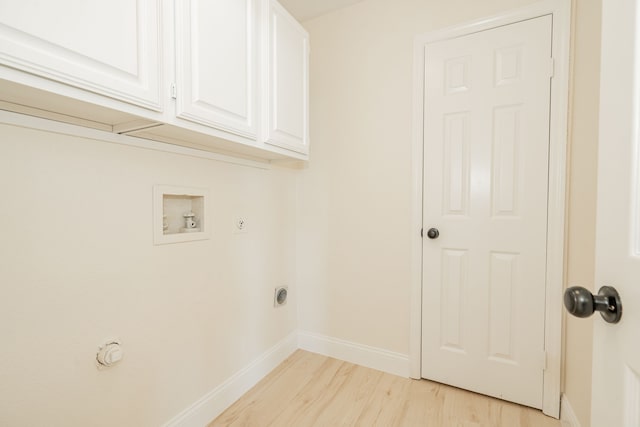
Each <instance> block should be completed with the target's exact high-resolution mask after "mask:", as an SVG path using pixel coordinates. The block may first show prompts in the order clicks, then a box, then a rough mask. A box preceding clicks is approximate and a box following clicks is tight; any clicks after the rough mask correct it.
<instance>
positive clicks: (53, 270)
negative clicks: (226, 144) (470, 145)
mask: <svg viewBox="0 0 640 427" xmlns="http://www.w3.org/2000/svg"><path fill="white" fill-rule="evenodd" d="M0 140H1V143H0V194H2V201H1V202H0V206H2V209H1V212H0V239H1V240H2V244H1V245H0V289H1V291H2V292H1V297H0V337H2V346H1V351H0V379H1V381H0V425H3V426H44V425H47V426H65V427H66V426H110V427H111V426H141V427H142V426H159V425H162V424H164V423H165V422H167V421H169V420H170V419H171V418H172V417H174V416H175V415H177V414H178V413H180V412H181V411H183V410H184V409H186V408H187V407H188V406H190V405H192V404H193V403H195V402H196V401H197V400H198V399H200V398H201V397H203V396H204V395H205V394H206V393H208V392H210V391H212V390H213V389H214V388H215V387H217V386H219V385H220V384H221V383H222V382H223V381H224V380H226V379H228V378H229V377H230V376H231V375H232V374H234V373H236V372H237V371H238V370H240V369H242V368H245V367H246V366H247V365H248V364H249V362H251V361H253V360H254V359H256V358H257V357H258V356H260V355H261V354H262V353H263V352H265V351H266V350H267V349H269V348H271V347H272V346H273V345H275V344H276V343H278V342H279V341H280V340H282V339H283V338H285V337H286V336H287V335H288V334H289V333H290V332H292V331H294V330H295V329H296V327H297V325H296V320H295V319H296V304H295V299H293V300H291V301H290V302H289V303H288V304H287V305H286V306H285V307H283V308H279V309H277V310H276V309H274V308H273V291H274V288H275V287H276V286H278V285H281V284H289V285H290V286H291V290H292V292H291V294H292V296H293V295H295V284H294V281H293V280H294V274H295V253H294V244H295V241H294V233H295V218H294V212H295V173H292V172H288V171H277V170H274V171H264V170H258V169H254V168H248V167H242V166H236V165H230V164H225V163H220V162H216V161H211V160H205V159H197V158H191V157H187V156H181V155H175V154H168V153H162V152H157V151H150V150H144V149H138V148H131V147H126V146H121V145H115V144H109V143H105V142H101V141H94V140H87V139H82V138H76V137H68V136H62V135H56V134H51V133H43V132H39V131H34V130H27V129H22V128H14V127H11V126H6V125H1V126H0ZM154 184H168V185H179V186H193V187H205V188H209V189H210V193H211V207H212V209H213V212H212V218H213V224H212V225H213V229H212V236H211V240H207V241H198V242H189V243H179V244H171V245H162V246H154V245H153V238H152V236H153V234H152V227H151V223H152V222H151V218H152V212H151V209H152V192H153V185H154ZM238 213H240V214H242V215H245V216H246V217H247V219H248V221H249V227H250V230H249V233H248V234H233V233H232V230H233V225H232V218H233V216H234V215H236V214H238ZM107 338H119V339H120V340H121V342H122V345H123V348H124V352H125V355H124V359H123V360H122V362H121V363H120V365H118V366H116V367H113V368H111V369H108V370H101V371H99V370H98V369H96V366H95V356H96V350H97V348H98V346H99V345H100V344H102V343H103V342H104V340H105V339H107Z"/></svg>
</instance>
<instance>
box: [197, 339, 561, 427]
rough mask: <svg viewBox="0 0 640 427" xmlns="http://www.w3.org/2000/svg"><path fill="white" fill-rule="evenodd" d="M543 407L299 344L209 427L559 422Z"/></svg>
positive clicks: (553, 426) (537, 426) (531, 426)
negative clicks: (332, 355) (378, 367)
mask: <svg viewBox="0 0 640 427" xmlns="http://www.w3.org/2000/svg"><path fill="white" fill-rule="evenodd" d="M561 425H562V424H561V423H560V421H558V420H555V419H553V418H550V417H547V416H545V415H544V414H542V412H541V411H538V410H535V409H532V408H527V407H524V406H520V405H516V404H514V403H510V402H505V401H502V400H498V399H493V398H490V397H487V396H483V395H479V394H476V393H472V392H470V391H466V390H461V389H457V388H455V387H450V386H447V385H444V384H439V383H435V382H431V381H427V380H412V379H408V378H402V377H398V376H394V375H390V374H387V373H384V372H380V371H376V370H373V369H369V368H365V367H362V366H357V365H354V364H351V363H348V362H343V361H340V360H336V359H332V358H330V357H325V356H321V355H318V354H314V353H309V352H306V351H302V350H298V351H296V352H295V353H294V354H292V355H291V356H290V357H289V358H288V359H287V360H286V361H284V362H283V363H282V364H281V365H280V366H278V367H277V368H276V369H275V370H274V371H273V372H271V373H270V374H269V375H268V376H267V377H265V378H264V379H263V380H262V381H260V382H259V383H258V384H257V385H256V386H255V387H254V388H252V389H251V390H250V391H249V392H247V393H246V394H245V395H244V396H242V397H241V398H240V399H239V400H238V401H237V402H235V403H234V404H233V405H231V406H230V407H229V408H228V409H227V410H226V411H225V412H224V413H222V414H221V415H220V416H219V417H218V418H216V419H215V420H214V421H213V422H211V424H209V427H222V426H224V427H244V426H246V427H341V426H342V427H351V426H355V427H372V426H379V427H394V426H395V427H561Z"/></svg>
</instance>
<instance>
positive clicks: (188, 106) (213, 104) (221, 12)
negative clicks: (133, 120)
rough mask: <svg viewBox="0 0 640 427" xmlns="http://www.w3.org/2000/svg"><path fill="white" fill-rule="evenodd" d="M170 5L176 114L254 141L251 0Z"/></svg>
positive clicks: (254, 7)
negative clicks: (173, 24)
mask: <svg viewBox="0 0 640 427" xmlns="http://www.w3.org/2000/svg"><path fill="white" fill-rule="evenodd" d="M175 5H176V94H175V95H176V108H177V110H176V113H177V116H178V117H180V118H183V119H186V120H190V121H192V122H196V123H200V124H202V125H206V126H211V127H214V128H217V129H220V130H223V131H227V132H231V133H234V134H237V135H240V136H244V137H248V138H251V139H253V140H256V139H257V130H258V126H257V120H256V119H257V115H258V109H257V105H258V96H257V87H256V79H257V70H258V65H259V64H258V50H257V48H258V28H259V27H258V10H257V0H182V1H177V2H176V3H175Z"/></svg>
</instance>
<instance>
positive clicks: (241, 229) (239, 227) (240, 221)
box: [233, 216, 249, 234]
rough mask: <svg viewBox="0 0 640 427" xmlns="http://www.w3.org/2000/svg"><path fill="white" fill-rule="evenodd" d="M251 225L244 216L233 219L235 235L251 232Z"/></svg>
mask: <svg viewBox="0 0 640 427" xmlns="http://www.w3.org/2000/svg"><path fill="white" fill-rule="evenodd" d="M248 226H249V224H248V223H247V219H246V218H245V217H243V216H236V217H234V218H233V232H234V234H241V233H247V232H248V231H249V227H248Z"/></svg>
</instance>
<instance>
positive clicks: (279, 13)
mask: <svg viewBox="0 0 640 427" xmlns="http://www.w3.org/2000/svg"><path fill="white" fill-rule="evenodd" d="M308 87H309V35H308V34H307V32H306V31H305V29H304V28H303V27H302V26H301V25H300V24H299V23H298V22H297V21H296V20H295V19H294V18H293V17H292V16H291V15H289V13H288V12H287V11H286V10H285V9H284V8H283V7H282V6H280V5H279V4H278V3H277V2H276V1H271V7H270V8H269V84H268V92H269V93H268V102H269V105H268V111H269V113H268V116H269V119H268V122H267V123H268V130H267V139H266V141H265V142H267V143H268V144H272V145H276V146H279V147H282V148H287V149H289V150H293V151H296V152H299V153H303V154H307V153H308V152H309V100H308V91H309V90H308Z"/></svg>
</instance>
